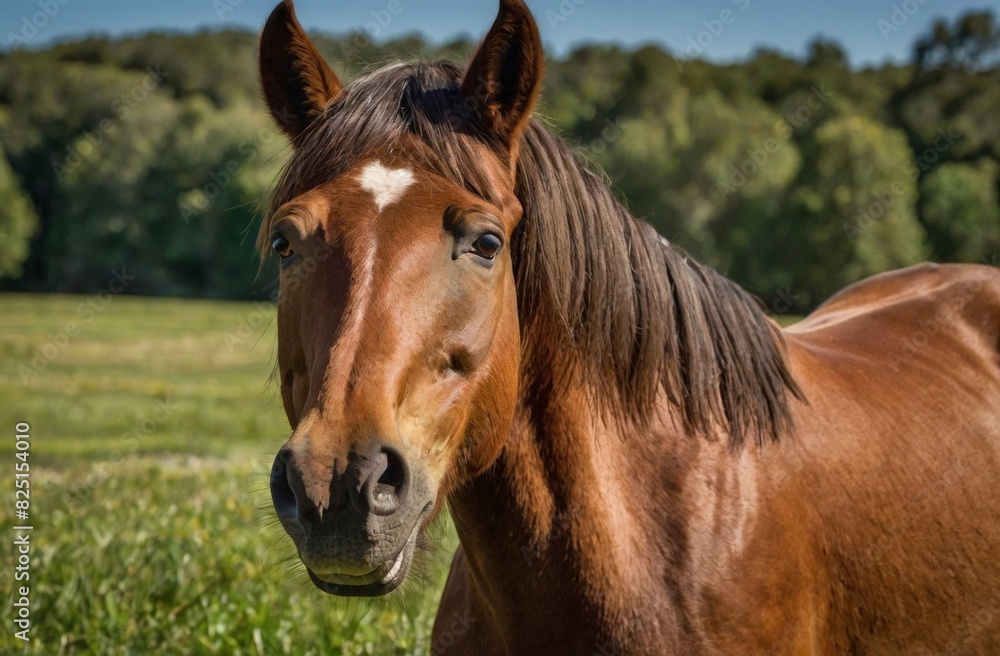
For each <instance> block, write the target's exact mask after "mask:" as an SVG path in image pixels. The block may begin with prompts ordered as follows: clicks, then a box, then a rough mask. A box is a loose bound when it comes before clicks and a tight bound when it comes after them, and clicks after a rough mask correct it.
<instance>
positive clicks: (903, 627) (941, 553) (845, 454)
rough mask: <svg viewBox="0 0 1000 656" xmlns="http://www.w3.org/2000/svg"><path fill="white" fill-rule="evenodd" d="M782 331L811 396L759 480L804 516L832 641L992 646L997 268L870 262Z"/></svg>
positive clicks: (998, 466) (996, 579) (802, 540)
mask: <svg viewBox="0 0 1000 656" xmlns="http://www.w3.org/2000/svg"><path fill="white" fill-rule="evenodd" d="M785 338H786V343H787V346H788V353H789V361H790V365H791V367H792V371H793V373H794V375H795V376H796V378H797V380H798V381H799V383H800V385H801V387H802V389H803V391H804V393H805V396H806V402H805V403H803V404H800V405H797V406H796V410H795V421H796V425H797V429H796V434H795V435H794V436H793V437H792V438H791V439H790V440H789V444H788V445H787V447H786V448H784V449H782V450H781V451H780V453H781V454H782V457H783V458H784V461H782V460H781V458H775V459H774V460H775V462H774V463H773V465H774V467H775V469H774V470H773V472H774V474H775V475H774V477H773V480H774V481H775V482H774V483H773V484H771V485H770V487H769V489H768V492H767V493H768V494H770V495H773V498H774V499H776V503H779V504H781V503H784V504H785V505H789V506H791V505H795V506H796V508H797V511H798V512H800V513H801V514H802V516H803V521H802V522H801V523H800V524H798V525H797V526H798V527H799V528H798V529H796V530H800V531H801V532H802V533H801V534H800V535H799V536H798V538H799V539H798V543H799V544H804V545H806V546H805V547H804V549H803V553H808V554H809V555H808V556H807V557H808V558H809V559H811V560H813V562H812V563H811V564H810V565H809V567H812V568H814V571H816V570H819V571H822V572H823V574H822V578H823V579H824V581H823V583H822V584H821V585H820V586H818V589H821V590H823V591H824V592H823V593H821V594H820V595H819V596H818V597H817V598H816V599H815V600H814V607H815V608H816V609H817V617H820V618H821V623H823V624H825V625H826V626H827V632H826V635H832V636H838V637H837V638H835V643H834V644H828V645H825V649H826V650H828V651H831V652H834V653H836V652H843V653H925V652H927V653H938V652H940V651H942V650H943V651H946V652H947V653H955V654H986V653H1000V592H998V591H1000V494H998V490H1000V271H998V270H997V269H996V268H994V267H987V266H968V265H965V266H963V265H941V266H939V265H933V264H925V265H919V266H915V267H910V268H907V269H903V270H900V271H893V272H889V273H886V274H883V275H879V276H876V277H874V278H871V279H869V280H865V281H862V282H861V283H858V284H856V285H853V286H851V287H849V288H847V289H845V290H844V291H842V292H840V293H839V294H837V295H836V296H834V297H832V298H831V299H830V300H829V301H827V302H826V303H825V304H823V305H822V306H821V307H820V308H819V309H818V310H817V311H816V312H815V313H814V314H812V315H811V316H809V317H808V318H807V319H805V320H804V321H802V322H801V323H799V324H797V325H796V326H794V327H792V328H791V329H789V330H787V331H786V332H785ZM792 497H794V498H795V499H796V500H795V501H791V500H790V499H791V498H792ZM782 500H784V501H782ZM820 609H822V610H820ZM921 650H923V651H921ZM928 650H929V651H928Z"/></svg>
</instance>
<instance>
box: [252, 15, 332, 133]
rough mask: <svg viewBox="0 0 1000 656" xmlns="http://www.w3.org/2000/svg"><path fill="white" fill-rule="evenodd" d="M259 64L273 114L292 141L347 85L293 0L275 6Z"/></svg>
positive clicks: (269, 106)
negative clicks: (311, 36) (299, 16)
mask: <svg viewBox="0 0 1000 656" xmlns="http://www.w3.org/2000/svg"><path fill="white" fill-rule="evenodd" d="M258 64H259V68H260V86H261V90H262V91H263V92H264V98H265V99H266V100H267V105H268V108H269V109H270V110H271V116H273V117H274V120H275V121H277V123H278V127H279V128H281V130H282V131H283V132H284V133H285V134H287V135H288V136H289V137H290V138H291V139H292V141H294V140H295V139H296V137H298V136H299V135H300V134H302V133H303V132H304V131H305V129H306V128H307V127H309V124H310V123H312V121H313V119H315V118H316V117H317V116H319V115H320V114H321V113H322V112H323V110H324V109H325V108H326V106H327V105H328V104H330V101H331V100H333V98H334V97H335V96H336V95H337V94H338V93H340V90H341V89H342V88H343V85H342V84H341V83H340V80H339V79H338V78H337V74H336V73H334V72H333V69H332V68H330V66H329V65H328V64H327V63H326V61H324V60H323V56H322V55H320V54H319V50H317V49H316V46H315V45H314V44H313V42H312V41H310V40H309V37H308V36H306V32H305V30H303V29H302V26H301V25H300V24H299V21H298V19H296V18H295V6H294V5H293V3H292V0H284V2H282V3H281V4H279V5H278V6H277V7H275V8H274V11H272V12H271V15H270V16H269V17H268V19H267V23H265V24H264V30H263V31H262V32H261V34H260V52H259V57H258Z"/></svg>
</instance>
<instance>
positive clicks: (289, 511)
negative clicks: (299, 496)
mask: <svg viewBox="0 0 1000 656" xmlns="http://www.w3.org/2000/svg"><path fill="white" fill-rule="evenodd" d="M290 455H291V452H290V451H289V450H288V449H285V448H282V449H281V450H280V451H278V455H277V456H275V458H274V463H273V464H272V465H271V503H273V504H274V510H275V512H276V513H277V514H278V518H279V519H281V520H284V521H293V522H294V521H296V520H298V514H299V513H298V505H297V504H296V501H295V492H294V491H292V486H291V484H290V483H289V482H288V474H289V472H288V465H287V464H286V463H287V461H288V458H289V457H290Z"/></svg>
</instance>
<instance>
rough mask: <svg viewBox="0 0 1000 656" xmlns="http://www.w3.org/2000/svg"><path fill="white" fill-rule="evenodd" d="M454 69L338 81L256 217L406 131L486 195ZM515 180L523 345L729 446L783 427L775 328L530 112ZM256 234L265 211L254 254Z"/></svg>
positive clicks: (615, 402)
mask: <svg viewBox="0 0 1000 656" xmlns="http://www.w3.org/2000/svg"><path fill="white" fill-rule="evenodd" d="M461 79H462V70H461V69H460V68H459V67H457V66H455V65H454V64H451V63H448V62H434V63H419V64H399V65H392V66H389V67H386V68H383V69H381V70H378V71H376V72H374V73H372V74H370V75H368V76H365V77H362V78H359V79H357V80H354V81H353V82H351V83H350V84H348V85H347V86H346V87H345V89H344V94H343V96H342V97H341V98H340V99H339V100H338V101H337V102H336V103H334V104H333V105H332V106H331V107H330V108H328V109H327V111H326V112H325V113H324V114H323V115H321V116H320V117H319V118H318V119H317V120H316V121H315V122H314V123H313V124H312V126H311V127H310V128H309V129H308V130H307V131H306V132H305V133H303V134H302V135H301V136H300V138H299V139H298V141H297V147H296V149H295V151H294V153H293V155H292V158H291V161H290V162H289V163H288V165H287V167H286V169H285V171H284V173H283V175H282V176H281V178H280V180H279V182H278V185H277V187H276V189H275V192H274V194H273V196H272V198H271V202H270V204H269V208H268V212H267V214H268V216H270V215H271V214H272V213H273V210H274V209H276V208H277V207H278V206H279V205H281V204H282V203H285V202H287V201H288V200H290V199H292V198H294V197H295V196H297V195H299V194H301V193H304V192H306V191H308V190H309V189H311V188H313V187H316V186H318V185H320V184H322V183H324V182H326V181H327V180H330V179H331V178H333V177H335V176H336V175H338V174H340V173H343V172H344V171H347V170H348V169H349V168H350V167H351V166H352V165H353V164H354V163H355V162H357V161H358V159H359V158H361V157H378V156H381V155H389V154H391V153H392V152H393V151H394V149H395V148H398V147H399V144H400V142H401V140H402V139H403V138H404V137H406V136H407V135H417V136H419V137H420V138H421V139H422V140H423V141H424V143H426V144H427V145H428V146H429V148H428V149H427V151H428V153H429V154H425V157H426V159H427V160H428V161H426V165H427V166H428V168H430V169H431V170H433V171H435V172H436V173H438V174H440V175H442V176H443V177H445V178H446V179H449V180H451V181H453V182H455V183H456V184H459V185H462V186H464V187H466V188H468V189H469V190H470V191H472V192H474V193H476V194H479V195H481V196H484V197H485V194H486V193H487V191H486V190H487V189H488V185H487V184H486V183H485V181H484V180H482V179H481V178H480V177H479V175H480V166H479V165H478V163H477V161H476V160H475V157H474V155H473V153H472V150H471V149H469V148H468V143H469V139H473V138H476V137H475V136H474V135H476V134H477V130H476V129H475V127H474V126H473V124H472V123H471V121H469V120H468V117H467V116H466V115H465V114H463V111H462V110H461V107H462V106H463V100H464V99H463V98H462V97H461V95H460V91H459V84H460V82H461ZM515 192H516V194H517V196H518V198H519V199H520V201H521V203H522V205H523V207H524V219H523V220H522V223H521V225H520V226H519V228H518V230H517V232H516V234H515V237H514V240H513V243H512V245H511V248H512V257H513V261H514V266H515V279H516V284H517V288H518V294H519V298H518V302H519V307H518V310H519V313H520V319H521V325H522V339H523V341H524V348H525V349H526V351H527V352H534V353H538V352H541V351H544V352H545V353H547V354H549V355H550V356H555V357H568V358H571V359H572V360H574V361H575V363H577V364H579V367H578V370H579V372H580V373H581V375H584V376H587V377H588V378H589V379H590V381H591V382H597V383H601V384H599V385H593V387H596V388H598V389H608V390H609V392H610V393H608V394H607V395H606V396H605V397H604V399H605V402H604V404H605V405H606V406H607V407H608V409H610V410H612V411H614V410H615V409H616V408H618V409H621V410H626V409H627V410H628V415H630V416H633V417H634V416H644V415H646V414H648V412H647V410H648V409H649V408H651V407H652V405H653V403H654V401H655V399H656V397H657V395H658V394H659V393H660V390H661V388H662V389H665V390H666V392H667V394H668V395H669V397H670V398H671V400H672V401H673V403H674V405H675V406H676V407H677V408H678V411H679V414H680V417H681V419H682V421H683V424H684V428H685V429H686V430H687V431H689V432H692V433H701V434H705V435H709V436H712V435H716V434H718V433H720V432H726V433H728V436H729V440H730V445H731V446H733V447H738V446H739V445H741V444H742V442H743V440H744V438H745V437H746V436H751V437H753V438H755V439H756V440H758V442H761V443H762V442H763V441H764V440H765V439H767V438H772V439H777V437H778V436H779V435H781V434H782V433H784V432H786V431H789V430H790V429H791V419H790V413H789V405H788V398H787V393H788V392H789V391H790V392H791V393H792V394H793V395H795V396H796V397H799V398H801V393H800V392H799V390H798V387H797V385H796V384H795V382H794V380H793V379H792V377H791V375H790V373H789V372H788V369H787V367H786V364H785V361H784V357H783V353H782V346H781V339H780V335H779V333H778V332H777V330H776V329H775V328H774V327H773V324H771V323H770V322H769V321H768V319H767V318H766V316H765V315H764V312H763V311H762V309H761V308H760V306H759V304H758V303H757V302H755V300H754V299H753V298H752V297H751V296H750V295H749V294H747V293H746V292H745V291H743V290H742V289H740V288H739V287H738V286H737V285H736V284H735V283H733V282H731V281H729V280H727V279H726V278H724V277H722V276H721V275H719V274H718V273H716V272H715V271H713V270H712V269H710V268H708V267H706V266H702V265H700V264H698V263H696V262H694V261H692V260H691V259H689V258H688V257H687V256H686V255H685V254H683V253H681V252H679V251H677V250H676V249H674V248H671V247H670V246H668V245H666V243H665V242H664V241H663V240H661V239H660V238H659V237H658V236H657V235H656V233H655V232H654V231H653V229H652V228H651V227H650V226H648V225H647V224H645V223H644V222H642V221H639V220H637V219H635V218H634V217H632V216H631V215H630V214H629V213H628V212H627V211H626V210H625V209H624V208H623V207H622V206H621V204H619V203H618V202H617V201H616V200H615V199H614V197H613V196H612V194H611V192H610V191H609V189H608V187H607V184H606V182H605V181H604V179H603V178H602V177H601V176H599V175H598V174H596V173H594V172H593V171H592V170H591V169H590V168H588V166H587V165H586V163H585V162H584V160H583V159H582V158H580V157H579V156H577V155H576V154H575V153H574V152H573V151H572V150H571V149H570V148H569V147H567V146H566V145H565V144H564V143H563V142H562V141H561V140H559V139H558V138H557V137H555V136H554V135H552V134H551V133H550V132H549V131H548V130H547V129H546V128H545V127H544V126H543V125H542V124H541V123H539V122H538V121H532V122H531V124H530V126H529V127H528V128H527V129H526V130H525V131H524V133H523V135H522V136H521V140H520V154H519V157H518V166H517V182H516V187H515ZM487 200H493V199H489V198H487ZM269 234H270V227H269V226H268V225H267V224H266V222H265V224H264V225H262V227H261V230H260V234H259V238H258V245H259V246H260V249H261V252H262V253H266V252H268V249H267V243H268V236H269ZM541 340H545V341H546V343H544V344H543V343H540V342H541ZM614 414H616V415H621V416H626V413H625V412H617V413H614Z"/></svg>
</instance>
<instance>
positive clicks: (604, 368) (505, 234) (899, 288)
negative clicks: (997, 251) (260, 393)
mask: <svg viewBox="0 0 1000 656" xmlns="http://www.w3.org/2000/svg"><path fill="white" fill-rule="evenodd" d="M260 68H261V81H262V87H263V91H264V95H265V97H266V98H267V101H268V105H269V107H270V109H271V112H272V115H273V116H274V118H275V120H276V122H277V124H278V125H279V127H280V128H281V129H282V130H283V131H284V132H285V133H286V134H287V135H288V136H289V138H290V140H291V142H292V144H293V152H292V156H291V158H290V161H289V163H288V166H287V167H286V169H285V172H284V173H283V175H282V178H281V180H280V181H279V184H278V185H277V188H276V190H275V193H274V196H273V198H272V200H271V204H270V207H269V208H268V216H267V218H266V219H265V221H264V222H263V224H262V226H261V231H260V233H259V240H258V243H259V245H260V246H261V247H262V250H266V249H270V250H272V251H273V252H274V253H276V254H277V255H278V256H279V257H280V258H281V266H280V272H281V273H280V280H281V296H280V299H279V306H278V366H277V379H278V380H280V382H281V395H282V401H283V405H284V408H285V412H286V414H287V416H288V420H289V423H290V425H291V427H292V434H291V436H290V437H289V439H288V441H287V443H286V444H285V445H284V446H283V447H282V449H281V450H280V451H279V453H278V455H277V457H276V458H275V461H274V465H273V468H272V475H271V482H270V487H271V494H272V500H273V501H274V506H275V509H276V511H277V515H278V517H279V519H280V521H281V523H282V525H283V526H284V527H285V529H286V530H287V532H288V533H289V535H290V536H291V538H292V540H293V542H294V543H295V546H296V548H297V549H298V552H299V555H300V557H301V560H302V562H303V564H304V566H305V567H306V570H307V572H308V573H309V576H310V578H311V579H312V581H313V582H314V583H315V584H316V586H317V587H319V588H320V589H322V590H324V591H326V592H328V593H330V594H334V595H339V596H378V595H385V594H388V593H391V592H392V591H393V590H395V589H396V588H398V587H399V586H400V585H402V584H403V583H404V581H405V580H406V578H407V574H408V571H409V568H410V565H411V562H412V560H413V558H414V556H415V554H416V553H417V552H418V549H417V545H418V543H419V541H420V537H421V536H422V535H424V534H425V529H426V526H427V525H428V523H429V522H430V521H432V519H433V517H434V516H435V515H436V514H437V513H438V512H439V511H440V510H441V508H442V507H443V506H444V505H445V504H448V505H449V506H450V508H451V511H452V514H453V516H454V518H455V525H456V527H457V531H458V534H459V538H460V541H461V548H460V550H459V552H458V554H457V555H456V556H455V559H454V562H453V566H452V571H451V574H450V577H449V580H448V584H447V586H446V589H445V592H444V594H443V597H442V601H441V608H440V611H439V614H438V618H437V622H436V625H435V631H434V636H433V638H432V645H431V648H432V652H433V653H434V654H486V655H488V654H516V655H518V656H521V655H529V656H531V655H534V654H545V655H549V654H574V655H576V654H582V655H584V656H590V655H592V654H593V655H601V656H608V655H609V654H636V655H642V654H651V655H652V654H655V655H664V654H665V655H670V654H695V655H697V654H706V655H707V654H718V655H730V654H748V653H751V654H773V655H779V654H811V655H819V654H823V655H826V654H861V653H864V654H900V653H906V654H913V653H916V654H923V653H928V654H930V653H942V652H944V653H947V654H956V655H957V654H995V653H1000V592H998V591H1000V503H998V501H997V493H996V487H997V482H998V481H1000V274H998V272H997V270H996V269H995V268H992V267H982V266H979V267H974V266H936V265H923V266H919V267H912V268H910V269H906V270H903V271H897V272H890V273H886V274H883V275H880V276H877V277H875V278H872V279H870V280H867V281H864V282H861V283H858V284H857V285H854V286H853V287H850V288H848V289H847V290H844V291H843V292H841V293H840V294H838V295H836V296H835V297H833V298H832V299H830V300H829V301H828V302H827V303H826V304H824V305H823V306H821V307H820V308H819V309H818V310H817V311H816V312H815V313H814V314H813V315H811V316H810V317H809V318H807V319H806V320H804V321H803V322H801V323H800V324H797V325H796V326H794V327H792V328H790V329H788V330H785V331H781V330H780V329H779V328H778V327H777V325H776V324H775V323H774V322H773V321H771V320H770V319H768V318H767V317H766V316H765V314H764V312H763V311H762V309H761V308H760V306H759V304H758V303H756V302H755V300H754V299H752V298H751V297H750V295H749V294H747V293H746V292H745V291H743V290H742V289H740V288H738V286H736V285H735V284H734V283H732V282H731V281H728V280H726V279H725V278H724V277H722V276H720V275H719V274H718V273H716V272H714V271H712V270H711V269H709V268H708V267H705V266H702V265H700V264H698V263H697V262H695V261H693V260H691V259H690V258H688V257H687V256H686V255H684V254H683V253H681V252H679V251H678V250H677V249H674V248H672V247H671V246H670V245H669V244H668V243H666V241H665V240H663V239H662V238H660V237H659V236H658V235H656V233H655V232H654V231H653V230H652V229H651V228H650V227H649V226H648V225H647V224H644V223H643V222H641V221H638V220H636V219H635V218H634V217H632V216H631V215H629V213H628V212H627V211H626V210H625V209H624V208H623V207H622V206H621V205H620V204H619V203H617V201H615V199H614V197H613V195H612V194H611V193H610V191H609V190H608V187H607V184H606V182H605V181H604V180H603V178H602V177H601V176H600V175H597V174H595V173H593V172H592V171H590V170H589V169H587V167H586V165H585V164H584V163H582V162H581V161H580V159H579V158H578V157H577V156H576V155H575V154H574V153H573V152H572V151H571V150H570V149H569V148H568V147H567V146H566V145H565V144H563V143H562V142H561V141H560V140H559V139H558V138H556V137H555V136H554V135H552V134H551V133H550V132H549V131H548V130H547V129H546V128H545V127H544V126H543V125H541V124H540V123H539V122H538V121H534V120H533V119H532V118H531V112H532V108H533V107H534V105H535V102H536V101H537V98H538V95H539V93H540V87H541V80H542V72H543V68H544V58H543V56H542V50H541V39H540V37H539V34H538V30H537V27H536V26H535V23H534V21H533V19H532V17H531V14H530V12H528V10H527V8H526V7H525V6H524V4H523V2H521V1H520V0H502V1H501V7H500V12H499V14H498V17H497V20H496V22H495V23H494V25H493V27H492V28H491V30H490V31H489V33H488V34H487V35H486V37H485V39H484V41H483V43H482V45H481V46H480V48H479V49H478V50H477V53H476V55H475V56H474V57H473V59H472V61H471V63H470V64H469V66H468V68H467V69H466V70H462V69H461V68H459V67H457V66H455V65H453V64H450V63H447V62H431V63H420V64H397V65H392V66H387V67H384V68H382V69H380V70H378V71H375V72H373V73H370V74H368V75H366V76H363V77H362V78H360V79H358V80H354V81H352V82H350V83H348V84H347V85H344V84H342V83H341V82H340V80H339V78H337V76H336V74H335V73H334V72H333V70H332V69H331V68H330V67H329V65H328V64H326V62H325V61H323V59H322V57H321V56H320V55H319V53H318V51H317V50H316V48H315V46H314V45H313V44H312V43H311V41H310V40H309V39H308V37H307V36H306V34H305V32H304V30H302V28H301V26H300V25H299V24H298V22H297V20H296V19H295V14H294V10H293V8H292V4H291V2H290V1H289V0H285V2H283V3H282V4H280V5H279V6H278V7H277V8H276V9H275V11H274V12H273V13H272V15H271V17H270V18H269V19H268V21H267V24H266V25H265V28H264V31H263V33H262V36H261V53H260Z"/></svg>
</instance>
